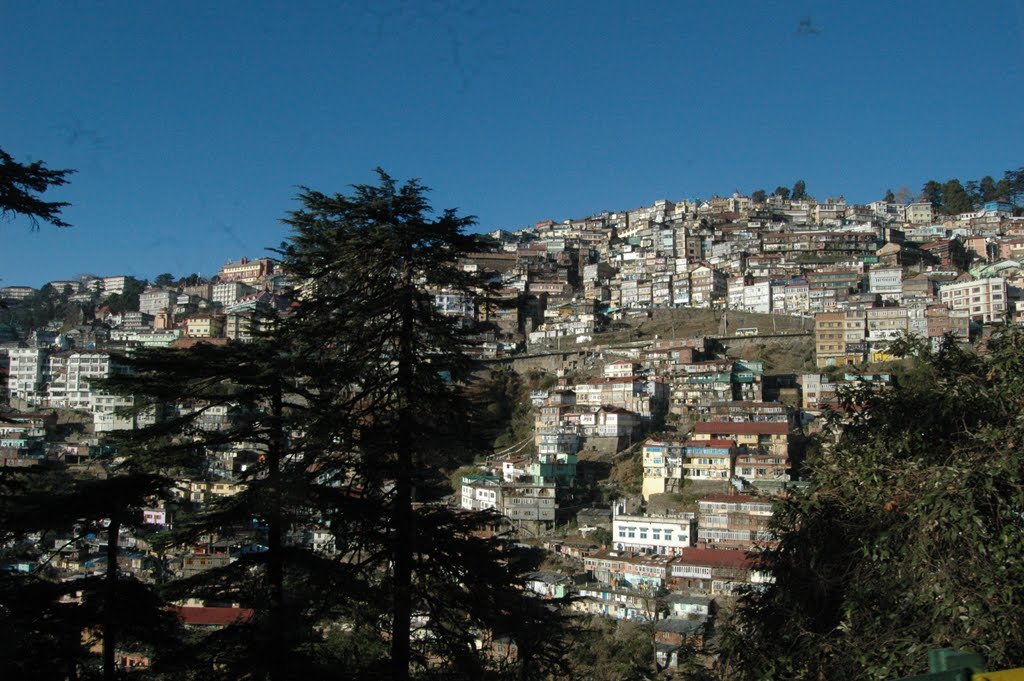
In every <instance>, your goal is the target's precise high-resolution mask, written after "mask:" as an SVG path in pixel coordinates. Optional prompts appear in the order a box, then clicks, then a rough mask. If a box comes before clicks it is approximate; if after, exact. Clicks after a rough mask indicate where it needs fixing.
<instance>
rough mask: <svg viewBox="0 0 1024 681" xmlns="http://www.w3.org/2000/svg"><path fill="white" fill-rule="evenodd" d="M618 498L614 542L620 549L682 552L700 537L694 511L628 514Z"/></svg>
mask: <svg viewBox="0 0 1024 681" xmlns="http://www.w3.org/2000/svg"><path fill="white" fill-rule="evenodd" d="M622 510H623V507H622V506H620V504H619V503H618V502H616V504H615V506H614V508H613V516H612V543H613V546H614V547H615V550H616V551H632V552H635V553H659V554H667V555H678V554H679V553H680V551H681V550H682V549H684V548H687V547H689V546H693V545H694V543H695V542H696V540H697V520H696V516H695V515H694V514H693V513H681V514H678V515H671V516H667V515H666V516H654V515H627V514H625V513H623V512H622Z"/></svg>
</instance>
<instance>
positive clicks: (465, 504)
mask: <svg viewBox="0 0 1024 681" xmlns="http://www.w3.org/2000/svg"><path fill="white" fill-rule="evenodd" d="M555 490H556V488H555V483H554V482H547V481H538V480H536V479H528V480H519V481H515V482H508V481H503V480H500V479H499V478H497V477H496V476H489V475H473V476H465V477H463V478H462V502H461V506H462V508H464V509H467V510H474V511H478V510H484V509H495V510H497V511H498V512H499V513H501V514H502V515H503V516H505V517H506V518H508V519H509V520H511V521H512V522H513V523H516V524H518V525H520V526H523V524H524V523H525V524H527V526H528V527H530V526H532V527H538V526H540V527H543V526H546V525H550V524H551V523H553V522H554V521H555V511H556V509H557V507H558V506H557V503H556V501H555ZM531 523H532V524H533V525H530V524H531Z"/></svg>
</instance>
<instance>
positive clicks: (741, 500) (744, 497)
mask: <svg viewBox="0 0 1024 681" xmlns="http://www.w3.org/2000/svg"><path fill="white" fill-rule="evenodd" d="M701 501H713V502H720V501H724V502H728V503H732V504H749V503H762V504H770V503H772V502H771V501H770V500H768V499H761V498H760V497H752V496H750V495H749V494H709V495H708V496H706V497H704V498H703V499H698V500H697V502H698V503H700V502H701Z"/></svg>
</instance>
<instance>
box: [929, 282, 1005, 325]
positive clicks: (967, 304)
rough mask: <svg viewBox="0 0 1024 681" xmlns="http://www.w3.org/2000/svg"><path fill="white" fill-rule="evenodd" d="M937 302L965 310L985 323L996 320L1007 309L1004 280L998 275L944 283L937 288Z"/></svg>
mask: <svg viewBox="0 0 1024 681" xmlns="http://www.w3.org/2000/svg"><path fill="white" fill-rule="evenodd" d="M939 302H941V303H943V304H945V305H948V306H949V309H950V310H951V311H954V312H966V313H967V314H969V315H970V317H971V319H973V320H975V321H980V322H984V323H986V324H988V323H992V322H998V321H1000V320H1002V319H1003V317H1005V316H1006V314H1007V311H1008V310H1009V301H1008V295H1007V287H1006V280H1005V279H1002V278H1000V277H992V278H989V279H976V280H973V281H961V282H956V283H952V284H946V285H944V286H942V287H940V288H939Z"/></svg>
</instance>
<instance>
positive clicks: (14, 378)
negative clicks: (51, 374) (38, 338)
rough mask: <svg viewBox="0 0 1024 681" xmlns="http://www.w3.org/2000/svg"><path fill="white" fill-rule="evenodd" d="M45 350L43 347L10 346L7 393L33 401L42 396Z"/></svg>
mask: <svg viewBox="0 0 1024 681" xmlns="http://www.w3.org/2000/svg"><path fill="white" fill-rule="evenodd" d="M46 354H47V353H46V350H44V349H43V348H11V349H10V350H9V351H8V356H9V357H10V371H9V374H8V377H7V394H8V395H9V396H10V397H14V398H19V399H22V400H26V401H28V402H29V403H30V404H31V403H35V402H36V401H38V400H39V399H41V398H42V396H43V395H42V391H43V383H44V374H45V370H46Z"/></svg>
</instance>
